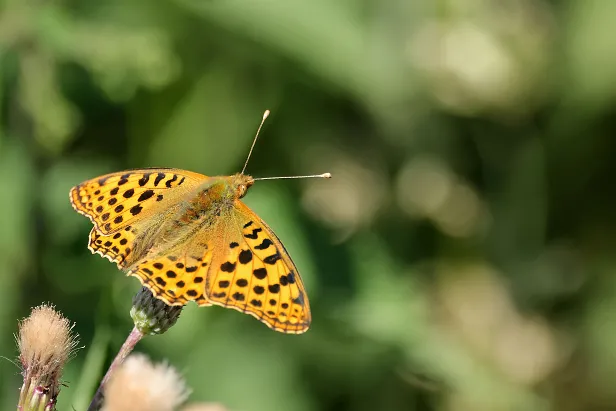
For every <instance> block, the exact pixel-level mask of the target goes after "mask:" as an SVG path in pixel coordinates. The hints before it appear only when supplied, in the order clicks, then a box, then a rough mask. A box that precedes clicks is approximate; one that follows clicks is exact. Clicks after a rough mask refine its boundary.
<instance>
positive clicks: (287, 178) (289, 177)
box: [254, 173, 332, 181]
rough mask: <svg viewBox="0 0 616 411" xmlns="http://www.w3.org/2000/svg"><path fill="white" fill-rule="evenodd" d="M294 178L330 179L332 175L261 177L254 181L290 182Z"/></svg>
mask: <svg viewBox="0 0 616 411" xmlns="http://www.w3.org/2000/svg"><path fill="white" fill-rule="evenodd" d="M295 178H332V175H331V174H330V173H323V174H312V175H309V176H287V177H261V178H255V179H254V180H255V181H263V180H290V179H295Z"/></svg>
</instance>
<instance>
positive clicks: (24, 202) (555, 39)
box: [0, 0, 616, 411]
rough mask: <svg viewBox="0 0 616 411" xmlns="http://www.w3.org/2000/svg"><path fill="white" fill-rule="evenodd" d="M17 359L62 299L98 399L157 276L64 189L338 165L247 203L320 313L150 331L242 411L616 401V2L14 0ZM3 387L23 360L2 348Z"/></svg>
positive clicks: (600, 406)
mask: <svg viewBox="0 0 616 411" xmlns="http://www.w3.org/2000/svg"><path fill="white" fill-rule="evenodd" d="M0 10H1V11H0V79H1V83H0V105H1V107H0V115H1V120H0V124H1V128H0V331H1V333H0V354H1V355H3V356H5V357H7V359H12V358H15V356H16V349H15V346H14V341H13V333H15V332H16V330H17V321H18V319H20V318H23V317H24V316H26V315H27V314H28V313H29V310H30V307H32V306H35V305H38V304H40V303H41V302H45V301H49V302H52V303H53V304H55V305H56V306H57V308H58V309H59V310H60V311H62V312H63V314H64V315H65V316H67V317H68V318H69V319H71V320H72V321H74V322H75V323H76V325H75V330H76V331H77V332H79V334H80V335H81V345H82V346H83V347H84V348H83V349H82V350H81V351H80V352H79V353H78V355H77V357H76V358H75V359H74V360H73V361H72V362H71V363H70V364H69V365H68V366H67V368H66V370H65V380H66V382H67V383H68V387H66V388H64V389H63V390H62V392H61V395H60V398H59V400H60V404H59V409H61V410H71V409H73V407H74V409H77V410H83V409H85V408H86V407H87V404H88V403H89V400H90V398H91V395H92V393H93V391H94V389H95V387H96V385H97V383H98V379H99V378H100V376H101V375H102V373H103V372H104V370H105V369H106V367H107V365H108V364H109V362H110V360H111V358H112V356H113V355H115V353H116V352H117V350H118V348H119V347H120V345H121V343H122V342H123V340H124V338H125V337H126V335H127V334H128V332H129V331H130V329H131V327H132V322H131V319H130V317H129V310H130V307H131V298H132V295H133V294H134V293H135V292H136V291H137V290H138V289H139V285H138V281H137V280H136V279H134V278H126V277H124V276H123V275H122V274H121V273H120V272H118V270H117V269H116V267H115V265H113V264H110V263H109V262H108V261H106V260H104V259H102V258H100V257H98V256H94V255H91V254H90V252H89V251H88V250H87V248H86V244H87V238H88V232H89V229H90V223H89V222H88V221H87V219H85V218H84V217H82V216H79V215H78V214H76V213H75V212H73V210H72V209H71V207H70V204H69V200H68V191H69V189H70V188H71V186H73V185H75V184H77V183H79V182H81V181H82V180H85V179H88V178H92V177H95V176H97V175H100V174H103V173H107V172H112V171H118V170H122V169H126V168H136V167H144V166H171V167H178V168H184V169H189V170H193V171H197V172H201V173H204V174H208V175H218V174H231V173H233V172H237V171H238V170H240V169H241V166H242V164H243V161H244V159H245V156H246V154H247V151H248V148H249V146H250V143H251V140H252V138H253V135H254V132H255V130H256V127H257V125H258V123H259V120H260V118H261V114H262V113H263V111H264V110H265V109H270V110H272V115H271V116H270V118H269V120H268V121H267V122H266V125H265V127H264V130H263V132H262V135H261V139H260V141H259V142H258V144H257V146H256V149H255V152H254V154H253V157H252V160H251V162H250V164H249V166H248V170H247V171H248V172H249V173H250V174H252V175H254V176H274V175H292V174H305V173H322V172H326V171H329V172H331V173H332V174H333V175H334V178H333V179H331V180H304V181H273V182H261V183H258V184H256V185H255V186H254V187H253V188H252V189H251V191H250V192H249V194H248V196H247V197H246V199H245V200H246V202H247V204H248V205H249V206H251V207H252V208H253V209H254V210H255V211H257V212H258V214H260V215H261V216H262V217H263V218H264V219H265V220H266V221H267V222H268V223H269V224H270V225H271V226H272V228H273V229H274V230H275V231H276V232H277V234H278V235H279V236H280V238H281V239H282V240H283V241H284V243H285V245H286V247H287V249H288V250H289V251H290V253H291V255H292V256H293V258H294V260H295V262H296V264H297V265H298V267H299V269H300V272H301V274H302V276H303V278H304V280H305V282H306V285H307V288H308V293H309V296H310V301H311V306H312V310H313V325H312V327H311V329H310V330H309V331H308V333H306V334H304V335H301V336H287V335H282V334H279V333H275V332H273V331H271V330H269V329H268V328H267V327H265V326H264V325H262V324H261V323H259V322H257V321H256V320H254V319H253V318H252V317H249V316H246V315H241V314H240V313H238V312H235V311H232V310H225V309H223V308H220V307H213V308H207V309H206V308H202V309H199V308H197V307H196V305H194V304H193V305H190V306H188V307H187V308H186V309H185V310H184V312H183V314H182V316H181V318H180V320H179V322H178V323H177V324H176V325H175V326H174V327H173V328H172V329H171V330H170V331H168V332H167V333H166V334H164V335H162V336H156V337H148V338H146V339H145V340H144V341H143V342H142V343H140V344H139V346H138V347H137V350H138V351H141V352H145V353H147V354H148V355H149V356H150V357H151V358H153V359H154V360H156V361H161V360H163V359H166V360H168V361H169V362H170V363H171V364H172V365H174V366H175V367H177V368H178V369H179V370H180V371H181V372H182V373H183V375H185V377H186V380H187V383H188V385H189V386H190V387H191V388H192V389H193V391H194V392H193V394H192V396H191V401H201V400H203V401H216V402H220V403H222V404H225V405H226V406H227V407H228V408H229V409H231V410H246V411H261V410H263V411H265V410H284V411H312V410H366V411H368V410H369V411H374V410H392V411H397V410H422V411H423V410H444V411H466V410H469V411H470V410H473V411H475V410H479V411H482V410H485V411H488V410H490V411H491V410H524V411H533V410H541V411H544V410H563V411H574V410H575V411H577V410H613V409H616V390H615V389H614V381H615V378H616V254H615V252H614V250H615V247H616V224H615V223H616V220H615V218H614V210H615V209H616V196H615V194H614V193H615V191H614V176H615V175H616V163H615V162H614V154H615V153H616V140H615V139H614V132H616V121H615V118H616V117H615V115H616V26H614V21H616V2H614V1H608V0H584V1H579V0H563V1H555V0H552V1H548V0H438V1H435V0H380V1H379V0H372V1H370V0H338V1H331V0H310V1H307V0H166V1H156V2H153V1H146V0H131V1H127V0H109V1H104V2H99V1H72V0H64V1H34V0H4V1H2V2H1V6H0ZM0 381H1V382H2V383H1V384H0V406H1V407H2V409H13V407H14V406H15V404H16V401H17V393H18V387H19V386H20V384H21V381H20V375H19V370H18V368H17V367H16V366H14V365H13V364H11V362H10V361H9V360H2V361H0Z"/></svg>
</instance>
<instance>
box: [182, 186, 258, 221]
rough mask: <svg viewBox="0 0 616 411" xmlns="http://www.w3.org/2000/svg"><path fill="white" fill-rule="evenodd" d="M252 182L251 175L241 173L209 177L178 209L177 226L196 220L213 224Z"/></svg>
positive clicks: (231, 206)
mask: <svg viewBox="0 0 616 411" xmlns="http://www.w3.org/2000/svg"><path fill="white" fill-rule="evenodd" d="M253 182H254V180H253V179H252V177H250V176H246V175H243V174H236V175H233V176H221V177H211V179H210V181H208V182H207V183H206V184H203V185H202V186H201V187H199V188H198V189H197V190H196V193H195V195H194V196H193V197H192V198H190V199H189V200H187V201H186V202H185V203H184V204H183V206H182V207H181V208H180V210H179V211H178V214H177V217H176V219H175V221H176V223H177V225H178V227H180V226H184V225H194V224H195V223H197V222H201V223H202V224H201V225H203V224H205V225H212V224H214V223H215V222H216V220H217V219H218V218H219V217H220V215H221V214H225V213H226V212H228V211H230V210H231V209H232V208H233V206H234V203H235V201H236V200H237V199H239V198H242V197H243V196H244V195H246V192H247V190H248V188H249V187H250V186H251V185H252V184H253Z"/></svg>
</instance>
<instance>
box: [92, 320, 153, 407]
mask: <svg viewBox="0 0 616 411" xmlns="http://www.w3.org/2000/svg"><path fill="white" fill-rule="evenodd" d="M143 336H144V334H143V333H142V332H141V331H139V330H138V329H137V327H133V330H132V331H131V332H130V334H129V335H128V337H127V338H126V341H124V344H122V348H120V351H119V352H118V354H117V355H116V357H115V358H114V360H113V362H112V363H111V365H110V366H109V369H108V370H107V373H106V374H105V376H104V377H103V380H102V381H101V383H100V385H99V386H98V390H96V394H94V398H92V402H91V403H90V406H89V407H88V411H98V410H100V409H101V406H102V405H103V398H104V393H103V391H104V389H105V385H106V384H107V382H108V381H109V378H110V377H111V375H113V372H114V371H115V369H116V368H118V367H119V366H120V365H121V364H122V363H123V362H124V360H125V359H126V357H128V354H130V353H131V352H132V351H133V349H134V348H135V345H137V343H138V342H139V341H140V340H141V339H142V338H143Z"/></svg>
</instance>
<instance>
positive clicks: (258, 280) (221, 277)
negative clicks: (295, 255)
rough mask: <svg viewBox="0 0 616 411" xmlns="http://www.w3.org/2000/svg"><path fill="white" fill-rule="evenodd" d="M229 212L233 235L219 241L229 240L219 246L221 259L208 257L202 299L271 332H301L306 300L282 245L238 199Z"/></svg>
mask: <svg viewBox="0 0 616 411" xmlns="http://www.w3.org/2000/svg"><path fill="white" fill-rule="evenodd" d="M233 214H234V215H232V216H231V217H230V221H231V223H230V224H229V225H228V226H227V228H226V229H227V230H228V231H230V230H233V229H235V230H236V232H235V233H230V232H229V233H227V235H226V236H225V237H224V238H225V239H228V240H229V241H228V243H227V244H222V245H221V247H220V248H221V249H225V247H226V254H225V255H224V258H223V259H219V258H216V256H215V258H214V264H215V266H213V267H212V269H211V270H210V272H209V275H208V277H207V282H206V297H207V299H208V300H209V301H210V302H212V303H214V304H217V305H222V306H224V307H229V308H234V309H236V310H238V311H241V312H245V313H247V314H251V315H253V316H254V317H256V318H257V319H259V320H260V321H262V322H263V323H265V324H266V325H268V326H269V327H270V328H273V329H275V330H277V331H281V332H286V333H302V332H304V331H306V330H307V329H308V327H309V326H310V321H311V317H310V307H309V305H308V298H307V297H306V291H305V289H304V285H303V283H302V280H301V278H300V276H299V274H298V272H297V268H296V267H295V265H294V264H293V261H291V258H290V257H289V255H288V253H287V252H286V250H285V249H284V247H283V246H282V243H281V242H280V240H278V238H277V237H276V235H275V234H274V232H273V231H272V230H271V229H270V228H269V227H268V226H267V225H266V224H265V222H263V220H261V219H260V218H259V217H258V216H257V215H256V214H255V213H254V212H253V211H252V210H250V209H249V208H248V207H247V206H246V205H245V204H243V203H242V202H241V201H239V200H237V201H236V206H235V209H234V210H233ZM233 226H234V227H233ZM229 234H232V235H229ZM215 252H218V249H216V250H215ZM218 264H219V265H218Z"/></svg>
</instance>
